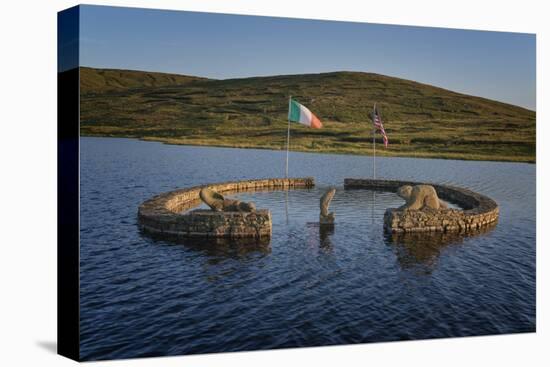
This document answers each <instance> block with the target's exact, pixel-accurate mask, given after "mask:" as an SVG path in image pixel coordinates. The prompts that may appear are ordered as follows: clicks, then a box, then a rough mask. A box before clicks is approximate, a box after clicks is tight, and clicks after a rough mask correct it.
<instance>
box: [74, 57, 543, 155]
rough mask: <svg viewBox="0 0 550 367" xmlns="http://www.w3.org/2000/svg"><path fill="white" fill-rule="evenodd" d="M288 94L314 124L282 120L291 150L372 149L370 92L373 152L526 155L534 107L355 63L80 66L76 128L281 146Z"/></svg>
mask: <svg viewBox="0 0 550 367" xmlns="http://www.w3.org/2000/svg"><path fill="white" fill-rule="evenodd" d="M289 95H292V96H293V97H294V98H295V99H296V100H298V101H299V102H301V103H303V104H305V105H306V106H308V107H309V108H310V109H311V110H312V111H313V112H314V113H315V114H316V115H317V116H318V117H319V118H320V119H321V121H323V124H324V128H323V129H319V130H317V129H309V128H307V127H303V126H301V125H299V124H296V123H292V125H291V149H292V150H296V151H307V152H323V153H342V154H367V155H368V154H372V123H371V121H370V113H371V111H372V105H373V104H374V103H375V102H376V103H378V105H379V107H380V111H381V114H382V118H383V121H384V125H385V128H386V131H387V133H388V136H389V139H390V146H389V147H388V149H384V148H383V147H382V145H381V143H382V140H381V137H380V136H379V135H378V136H377V143H378V145H377V154H378V155H382V156H409V157H411V156H412V157H430V158H449V159H471V160H499V161H517V162H535V152H536V147H535V130H536V128H535V126H536V124H535V119H536V114H535V112H533V111H530V110H527V109H524V108H521V107H517V106H513V105H509V104H505V103H501V102H496V101H492V100H488V99H484V98H479V97H473V96H468V95H464V94H460V93H455V92H452V91H448V90H445V89H441V88H437V87H433V86H430V85H426V84H420V83H416V82H413V81H408V80H403V79H398V78H392V77H387V76H383V75H378V74H371V73H358V72H334V73H323V74H305V75H283V76H272V77H256V78H243V79H227V80H213V79H204V78H196V77H191V76H182V75H171V74H162V73H151V72H140V71H124V70H102V69H91V68H81V106H80V107H81V134H82V135H83V136H112V137H134V138H140V139H144V140H153V141H160V142H164V143H169V144H191V145H211V146H225V147H243V148H265V149H285V147H286V146H285V144H286V129H287V121H286V115H287V107H288V96H289Z"/></svg>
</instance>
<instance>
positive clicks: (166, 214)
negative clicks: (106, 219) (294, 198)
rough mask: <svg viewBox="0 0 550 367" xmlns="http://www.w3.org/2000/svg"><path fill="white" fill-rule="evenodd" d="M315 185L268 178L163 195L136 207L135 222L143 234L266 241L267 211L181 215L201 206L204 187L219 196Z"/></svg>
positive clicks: (304, 180)
mask: <svg viewBox="0 0 550 367" xmlns="http://www.w3.org/2000/svg"><path fill="white" fill-rule="evenodd" d="M314 185H315V182H314V179H313V178H312V177H306V178H268V179H261V180H245V181H236V182H224V183H216V184H209V185H203V186H194V187H190V188H187V189H181V190H176V191H170V192H166V193H163V194H160V195H157V196H155V197H153V198H151V199H149V200H147V201H145V202H144V203H143V204H141V205H140V206H139V209H138V222H139V225H140V228H141V229H142V230H144V231H145V232H149V233H152V234H158V235H168V236H171V237H230V238H243V237H256V238H260V237H268V236H271V226H272V225H271V213H270V211H269V210H267V209H259V210H256V211H255V212H215V211H212V210H202V209H197V210H193V211H190V212H188V213H185V214H182V213H181V212H183V211H185V210H189V209H192V208H193V207H195V206H198V205H199V204H200V203H201V200H200V197H199V192H200V191H201V189H202V188H205V187H208V188H210V189H212V190H215V191H217V192H219V193H222V194H223V193H226V194H227V193H237V192H243V191H260V190H288V189H293V188H309V187H313V186H314Z"/></svg>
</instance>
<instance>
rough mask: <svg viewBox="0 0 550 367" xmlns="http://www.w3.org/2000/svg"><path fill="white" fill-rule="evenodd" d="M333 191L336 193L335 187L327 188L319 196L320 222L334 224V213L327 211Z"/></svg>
mask: <svg viewBox="0 0 550 367" xmlns="http://www.w3.org/2000/svg"><path fill="white" fill-rule="evenodd" d="M335 193H336V189H334V188H331V189H328V190H327V192H325V193H324V194H323V196H321V202H320V209H321V213H320V214H319V223H320V224H334V213H329V211H328V207H329V205H330V202H331V201H332V198H333V197H334V194H335Z"/></svg>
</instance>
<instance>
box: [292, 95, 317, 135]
mask: <svg viewBox="0 0 550 367" xmlns="http://www.w3.org/2000/svg"><path fill="white" fill-rule="evenodd" d="M288 120H289V121H294V122H299V123H301V124H303V125H306V126H309V127H312V128H314V129H320V128H322V127H323V124H322V123H321V121H320V120H319V119H318V118H317V116H315V115H314V114H313V113H311V111H310V110H308V109H307V107H306V106H304V105H301V104H299V103H298V102H296V101H295V100H293V99H292V98H291V99H290V102H289V105H288Z"/></svg>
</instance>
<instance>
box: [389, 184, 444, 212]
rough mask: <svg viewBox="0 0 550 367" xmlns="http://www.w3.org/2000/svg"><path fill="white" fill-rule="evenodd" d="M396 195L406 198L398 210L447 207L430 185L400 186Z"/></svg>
mask: <svg viewBox="0 0 550 367" xmlns="http://www.w3.org/2000/svg"><path fill="white" fill-rule="evenodd" d="M397 195H399V196H401V197H402V198H403V199H405V200H406V203H405V205H402V206H400V207H399V210H422V209H447V204H445V202H443V201H441V200H439V198H438V197H437V192H436V191H435V189H434V188H433V186H430V185H416V186H409V185H406V186H401V187H400V188H399V189H398V190H397Z"/></svg>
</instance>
